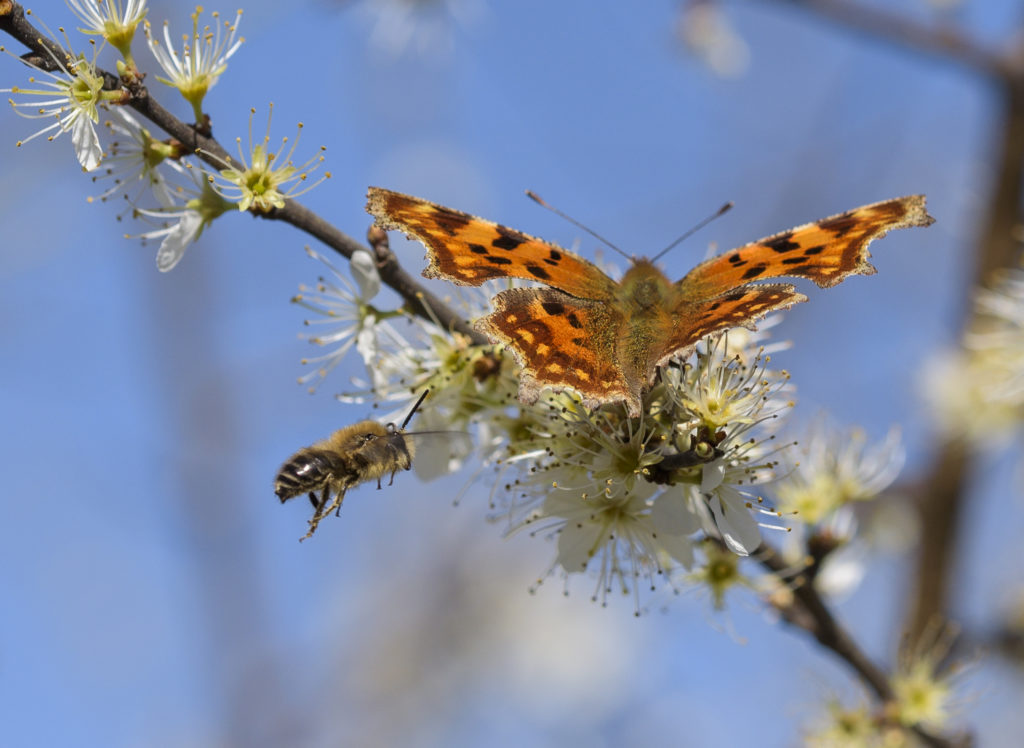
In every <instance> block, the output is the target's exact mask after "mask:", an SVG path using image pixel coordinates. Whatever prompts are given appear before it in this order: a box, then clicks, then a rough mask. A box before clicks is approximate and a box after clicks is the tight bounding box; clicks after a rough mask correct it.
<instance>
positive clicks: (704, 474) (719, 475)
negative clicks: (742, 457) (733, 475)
mask: <svg viewBox="0 0 1024 748" xmlns="http://www.w3.org/2000/svg"><path fill="white" fill-rule="evenodd" d="M724 479H725V462H724V461H723V460H722V459H721V458H719V459H717V460H715V461H714V462H710V463H708V464H707V465H705V466H704V469H703V470H701V472H700V492H701V493H711V492H712V491H714V490H715V489H716V488H718V487H719V486H720V485H722V481H723V480H724Z"/></svg>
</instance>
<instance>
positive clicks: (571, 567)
mask: <svg viewBox="0 0 1024 748" xmlns="http://www.w3.org/2000/svg"><path fill="white" fill-rule="evenodd" d="M603 532H604V526H603V525H602V524H601V523H598V522H567V523H566V524H565V527H563V528H562V532H561V533H559V535H558V563H559V564H561V566H562V568H563V569H565V570H566V571H567V572H569V573H570V574H572V573H574V572H578V571H583V570H584V569H585V568H586V567H587V562H588V561H590V559H591V558H593V556H594V553H593V552H594V551H595V550H596V549H597V546H598V540H599V539H600V537H601V535H602V533H603Z"/></svg>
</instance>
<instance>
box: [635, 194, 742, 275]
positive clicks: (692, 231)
mask: <svg viewBox="0 0 1024 748" xmlns="http://www.w3.org/2000/svg"><path fill="white" fill-rule="evenodd" d="M732 205H733V204H732V203H731V202H728V203H726V204H725V205H723V206H722V207H721V208H719V209H718V210H717V211H716V212H715V213H714V215H710V216H708V217H707V218H705V219H704V220H703V221H701V222H700V223H698V224H697V225H696V226H694V227H693V228H692V229H690V230H689V231H687V232H686V233H685V234H683V235H682V236H681V237H679V238H678V239H676V240H675V241H674V242H672V243H671V244H669V245H668V246H667V247H665V249H663V250H661V251H660V252H658V254H656V255H654V257H653V258H651V262H654V261H656V260H657V259H658V258H659V257H661V256H662V255H663V254H665V253H666V252H668V251H669V250H670V249H673V248H674V247H675V246H676V245H677V244H679V242H681V241H683V240H684V239H687V238H689V237H691V236H693V235H694V234H696V233H697V232H698V231H700V230H701V229H702V228H704V227H705V226H707V225H708V224H709V223H711V222H712V221H713V220H715V219H716V218H718V217H719V216H720V215H723V214H725V213H728V212H729V211H730V210H732Z"/></svg>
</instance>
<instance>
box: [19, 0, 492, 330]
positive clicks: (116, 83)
mask: <svg viewBox="0 0 1024 748" xmlns="http://www.w3.org/2000/svg"><path fill="white" fill-rule="evenodd" d="M0 31H5V32H7V33H8V34H10V35H11V36H12V37H14V38H15V39H17V40H18V41H19V42H21V43H22V44H24V45H25V46H26V47H28V48H29V49H31V50H32V52H33V60H34V61H37V60H38V59H42V60H45V61H52V60H53V59H54V58H56V59H63V58H65V57H67V54H68V53H67V51H66V50H64V49H63V48H62V47H61V46H60V45H59V44H57V43H56V42H54V41H53V40H51V39H48V38H47V37H46V36H45V35H43V34H41V33H40V32H39V30H38V29H36V28H35V27H34V26H33V25H32V24H31V23H30V22H29V21H28V18H26V15H25V12H24V10H23V9H22V7H21V6H20V5H19V4H18V3H14V2H10V1H9V0H0ZM97 73H99V74H101V75H103V77H104V80H105V85H104V88H105V89H108V90H118V89H120V88H125V89H127V90H128V92H129V93H130V94H131V99H130V101H129V102H128V103H129V106H131V107H132V109H134V110H135V111H137V112H138V113H139V114H141V115H142V116H143V117H145V118H146V119H148V120H149V121H150V122H152V123H153V124H155V125H156V126H157V127H159V128H160V129H162V130H163V131H164V132H166V133H167V134H168V135H170V136H171V137H172V138H175V139H176V140H178V141H180V142H181V143H184V144H185V145H186V146H187V147H188V148H190V149H191V150H192V151H193V152H194V153H195V155H196V156H197V157H198V158H199V159H201V160H203V161H205V162H206V163H208V164H210V165H211V166H213V167H214V168H216V169H218V170H219V169H221V168H223V167H224V164H225V163H228V162H230V161H231V157H230V156H229V155H228V152H227V151H226V150H225V149H224V147H223V146H222V145H221V144H220V143H219V142H218V141H217V140H216V139H214V138H212V137H209V136H207V135H204V134H203V133H202V132H200V131H199V129H197V127H196V126H195V125H189V124H186V123H185V122H182V121H181V120H180V119H178V118H177V117H175V116H174V115H173V114H171V113H170V112H169V111H168V110H167V109H165V108H164V107H163V106H161V105H160V102H158V101H157V100H156V99H154V98H153V97H152V96H150V93H149V89H147V88H146V86H144V85H143V84H142V82H141V81H137V80H133V81H122V80H121V79H120V78H118V77H117V76H115V75H112V74H111V73H108V72H106V71H103V70H100V69H97ZM254 215H257V216H259V217H261V218H267V219H270V220H279V221H284V222H286V223H290V224H291V225H293V226H295V227H296V228H297V229H299V230H301V231H304V232H306V233H307V234H309V235H311V236H313V237H315V238H317V239H319V240H320V241H322V242H323V243H324V244H326V245H327V246H328V247H330V248H331V249H333V250H334V251H335V252H338V253H339V254H341V255H343V256H344V257H346V258H348V259H351V258H352V255H353V254H354V253H355V252H357V251H359V250H364V251H367V252H370V253H371V254H372V255H373V256H375V257H376V258H377V264H378V268H379V270H380V276H381V280H382V281H384V283H386V284H387V285H388V286H389V287H391V288H392V289H394V291H395V292H397V293H398V294H399V295H400V296H401V297H402V299H404V301H405V307H406V309H408V310H409V311H410V312H411V313H413V314H415V315H417V316H420V317H423V318H424V319H426V320H429V321H431V322H433V321H435V320H436V321H437V322H439V323H440V324H441V325H442V326H443V327H445V328H446V329H448V330H450V331H456V332H460V333H462V334H463V335H466V336H468V337H469V338H470V339H471V340H472V341H473V343H475V344H478V345H483V344H486V343H487V342H488V341H487V338H486V337H484V336H483V335H481V334H480V333H478V332H477V331H475V330H474V329H473V328H472V327H471V326H470V325H469V323H468V322H467V321H466V320H465V319H464V318H462V317H461V316H459V315H458V314H456V313H455V312H454V311H453V310H452V309H451V308H449V307H448V305H447V304H445V303H444V302H443V301H441V299H439V298H438V297H437V296H435V295H434V294H433V293H431V292H430V291H428V290H427V289H426V288H425V287H424V286H423V284H422V283H420V282H419V281H418V280H417V279H416V278H414V277H413V276H412V275H410V274H409V273H407V272H406V271H405V270H404V269H402V267H401V266H400V265H399V263H398V260H397V258H395V256H394V254H393V253H392V252H391V251H390V250H389V249H386V248H385V249H380V248H375V249H371V248H370V247H367V246H366V245H365V244H363V243H362V242H359V241H357V240H356V239H353V238H352V237H351V236H349V235H348V234H345V233H344V232H343V231H340V230H339V229H338V228H336V227H335V226H333V225H331V224H330V223H328V222H327V221H325V220H324V219H323V218H321V217H320V216H318V215H317V214H316V213H314V212H313V211H311V210H309V209H308V208H305V207H304V206H302V205H301V204H300V203H298V202H297V201H295V200H292V199H287V201H286V203H285V207H284V208H280V209H275V210H271V211H270V212H269V213H254Z"/></svg>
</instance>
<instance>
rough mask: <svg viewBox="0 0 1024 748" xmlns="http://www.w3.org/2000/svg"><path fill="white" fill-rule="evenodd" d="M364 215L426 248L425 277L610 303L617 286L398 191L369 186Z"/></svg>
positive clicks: (501, 230) (524, 238)
mask: <svg viewBox="0 0 1024 748" xmlns="http://www.w3.org/2000/svg"><path fill="white" fill-rule="evenodd" d="M366 197H367V201H366V212H367V213H370V214H371V215H372V216H374V217H375V218H376V219H377V221H376V223H377V225H378V226H380V227H381V228H382V229H385V230H389V229H398V230H399V231H402V232H404V233H405V234H406V235H407V236H409V237H410V238H413V239H418V240H419V241H420V242H422V243H423V246H425V247H426V248H427V255H428V257H429V259H430V265H429V266H428V267H427V269H426V270H424V271H423V275H425V276H426V277H427V278H445V279H447V280H450V281H453V282H454V283H458V284H460V285H464V286H479V285H480V284H482V283H484V282H485V281H488V280H491V279H492V278H523V279H525V280H532V281H540V282H541V283H544V284H546V285H548V286H551V287H553V288H557V289H560V290H562V291H565V292H566V293H568V294H572V295H573V296H577V297H580V298H584V299H608V298H610V297H611V295H612V294H613V293H614V291H615V282H614V281H612V279H611V278H609V277H608V276H607V275H605V274H604V273H603V272H602V271H601V270H600V269H599V268H598V267H597V266H596V265H594V264H592V263H590V262H587V261H586V260H584V259H583V258H582V257H580V256H578V255H576V254H574V253H572V252H570V251H568V250H566V249H562V248H561V247H559V246H557V245H555V244H552V243H550V242H546V241H544V240H543V239H537V238H536V237H532V236H528V235H527V234H524V233H522V232H521V231H516V230H515V229H510V228H508V227H507V226H501V225H500V224H497V223H493V222H492V221H485V220H484V219H482V218H477V217H476V216H471V215H469V214H468V213H463V212H461V211H458V210H452V209H451V208H446V207H444V206H443V205H437V204H436V203H432V202H429V201H427V200H422V199H420V198H418V197H412V196H411V195H403V194H402V193H400V192H392V191H391V190H385V189H381V188H380V187H370V189H369V190H368V191H367V193H366Z"/></svg>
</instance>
